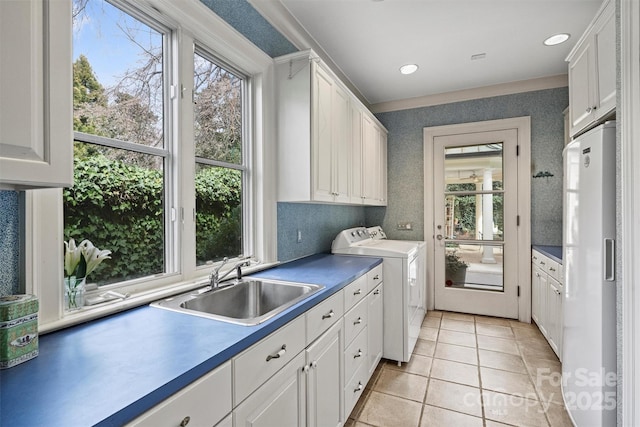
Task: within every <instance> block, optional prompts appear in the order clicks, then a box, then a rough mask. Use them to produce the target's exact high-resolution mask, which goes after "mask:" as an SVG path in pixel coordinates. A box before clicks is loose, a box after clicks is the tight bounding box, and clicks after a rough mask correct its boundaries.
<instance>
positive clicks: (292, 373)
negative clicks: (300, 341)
mask: <svg viewBox="0 0 640 427" xmlns="http://www.w3.org/2000/svg"><path fill="white" fill-rule="evenodd" d="M304 358H305V355H304V352H301V353H300V354H298V355H297V356H296V357H295V358H294V359H293V360H292V361H291V362H289V363H288V364H287V365H286V366H285V367H284V368H282V369H281V370H280V371H278V373H276V374H275V375H274V376H273V377H271V379H270V380H269V381H267V382H266V383H264V384H263V385H262V387H260V388H259V389H258V390H257V391H256V392H255V393H253V394H252V395H251V396H249V397H248V398H247V400H245V401H244V402H242V403H241V404H240V405H239V406H238V407H236V409H235V410H234V411H233V418H234V422H235V425H236V426H242V427H273V426H278V427H298V426H303V425H305V422H306V419H305V418H306V413H305V410H306V402H305V389H306V374H305V373H304V369H303V367H304V361H305V360H304Z"/></svg>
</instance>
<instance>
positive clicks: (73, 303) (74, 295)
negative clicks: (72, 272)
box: [64, 276, 86, 311]
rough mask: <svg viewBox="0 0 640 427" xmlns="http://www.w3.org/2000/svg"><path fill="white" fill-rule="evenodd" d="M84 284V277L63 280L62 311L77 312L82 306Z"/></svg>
mask: <svg viewBox="0 0 640 427" xmlns="http://www.w3.org/2000/svg"><path fill="white" fill-rule="evenodd" d="M85 284H86V277H82V278H77V277H75V276H70V277H65V278H64V309H65V310H66V311H74V310H79V309H81V308H82V307H83V306H84V292H85Z"/></svg>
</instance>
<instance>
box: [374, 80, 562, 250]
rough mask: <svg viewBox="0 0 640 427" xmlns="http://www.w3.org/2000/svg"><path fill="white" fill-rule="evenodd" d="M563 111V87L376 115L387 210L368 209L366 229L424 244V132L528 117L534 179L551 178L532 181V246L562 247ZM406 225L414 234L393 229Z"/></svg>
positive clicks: (393, 237)
mask: <svg viewBox="0 0 640 427" xmlns="http://www.w3.org/2000/svg"><path fill="white" fill-rule="evenodd" d="M567 105H569V91H568V88H566V87H564V88H558V89H548V90H541V91H535V92H526V93H520V94H514V95H505V96H497V97H492V98H485V99H477V100H472V101H465V102H456V103H451V104H444V105H436V106H431V107H424V108H415V109H410V110H403V111H393V112H388V113H380V114H378V115H377V117H378V119H379V120H380V121H381V122H382V123H383V124H384V125H385V127H386V128H387V129H388V130H389V137H388V168H389V170H388V206H387V208H386V209H384V208H369V209H367V212H366V221H367V223H369V224H381V225H382V227H383V229H384V230H385V232H386V233H387V235H388V236H389V237H390V238H392V239H409V240H424V235H425V227H424V214H423V209H425V208H427V207H425V206H424V153H423V128H424V127H428V126H440V125H449V124H454V123H467V122H477V121H484V120H496V119H506V118H512V117H520V116H530V117H531V161H532V165H531V170H532V175H533V174H534V173H535V172H538V171H540V170H545V171H549V172H551V173H552V174H553V175H554V176H553V177H550V178H540V179H532V180H531V192H532V194H531V198H532V200H531V203H532V207H531V240H532V244H538V245H562V149H563V148H564V121H563V115H562V111H563V110H564V109H565V108H566V107H567ZM407 221H409V222H412V223H413V230H412V231H399V230H397V229H396V228H397V223H398V222H407Z"/></svg>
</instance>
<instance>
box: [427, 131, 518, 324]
mask: <svg viewBox="0 0 640 427" xmlns="http://www.w3.org/2000/svg"><path fill="white" fill-rule="evenodd" d="M517 145H518V133H517V130H515V129H508V130H500V131H489V132H476V133H465V134H453V135H446V136H437V137H435V138H434V140H433V150H434V152H433V160H434V164H433V174H434V177H433V183H434V188H433V198H434V214H433V218H434V228H435V229H434V234H433V235H434V239H435V241H434V277H435V301H434V303H435V308H436V309H437V310H448V311H457V312H463V313H473V314H484V315H491V316H498V317H509V318H517V317H518V289H517V281H518V279H517V276H518V270H517V265H518V260H517V253H518V251H517V248H518V236H517V206H518V205H517V202H518V199H517V191H518V185H517V183H518V177H517V158H516V155H517V153H516V150H517Z"/></svg>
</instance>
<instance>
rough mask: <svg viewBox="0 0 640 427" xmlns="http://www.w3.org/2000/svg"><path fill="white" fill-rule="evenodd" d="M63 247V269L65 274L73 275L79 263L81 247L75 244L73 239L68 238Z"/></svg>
mask: <svg viewBox="0 0 640 427" xmlns="http://www.w3.org/2000/svg"><path fill="white" fill-rule="evenodd" d="M64 247H65V251H64V271H65V273H66V274H67V276H73V275H74V273H75V271H76V268H78V264H79V263H80V257H81V256H82V248H81V247H78V246H76V242H75V240H73V239H69V242H64Z"/></svg>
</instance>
